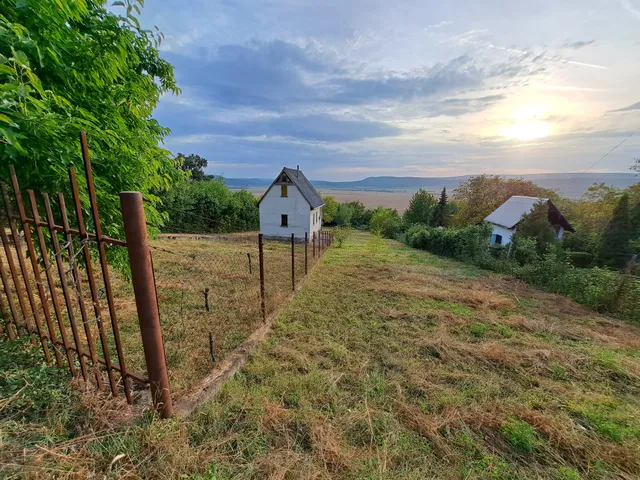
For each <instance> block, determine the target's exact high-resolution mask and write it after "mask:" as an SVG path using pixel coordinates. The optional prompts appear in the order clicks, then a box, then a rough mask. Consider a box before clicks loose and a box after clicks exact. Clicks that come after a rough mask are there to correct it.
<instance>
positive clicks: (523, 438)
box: [502, 418, 543, 453]
mask: <svg viewBox="0 0 640 480" xmlns="http://www.w3.org/2000/svg"><path fill="white" fill-rule="evenodd" d="M502 434H503V435H504V436H505V438H506V439H507V441H508V442H509V443H510V444H511V445H513V446H514V447H515V448H517V449H518V450H520V451H522V452H526V453H533V452H535V451H537V450H538V449H539V448H540V447H541V446H542V443H543V441H542V439H541V438H540V436H539V435H538V432H536V429H535V428H533V426H531V425H529V424H528V423H527V422H525V421H524V420H518V419H515V418H509V419H508V420H507V421H506V422H505V423H504V424H503V425H502Z"/></svg>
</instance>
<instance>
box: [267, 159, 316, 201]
mask: <svg viewBox="0 0 640 480" xmlns="http://www.w3.org/2000/svg"><path fill="white" fill-rule="evenodd" d="M283 173H286V174H287V177H289V180H291V183H293V184H294V185H295V186H296V187H298V190H300V193H301V194H302V196H303V197H304V199H305V200H306V201H307V203H308V204H309V207H311V210H313V209H315V208H318V207H321V206H323V205H324V200H322V197H321V196H320V194H319V193H318V191H317V190H316V189H315V188H314V186H313V185H311V182H310V181H309V180H308V179H307V177H305V176H304V173H302V170H299V169H297V168H287V167H284V168H283V169H282V171H281V172H280V173H279V174H278V176H277V177H276V179H275V180H274V181H273V183H272V184H271V185H269V188H267V191H266V192H264V195H262V197H261V198H260V202H262V199H264V197H265V196H266V195H267V193H269V190H271V188H272V187H273V185H274V184H275V183H276V182H277V181H278V179H279V178H280V175H282V174H283ZM260 202H258V203H260Z"/></svg>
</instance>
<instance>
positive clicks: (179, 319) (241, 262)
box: [152, 234, 328, 393]
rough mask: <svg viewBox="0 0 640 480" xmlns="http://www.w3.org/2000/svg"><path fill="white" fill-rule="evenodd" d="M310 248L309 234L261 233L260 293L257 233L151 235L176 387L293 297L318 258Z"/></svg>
mask: <svg viewBox="0 0 640 480" xmlns="http://www.w3.org/2000/svg"><path fill="white" fill-rule="evenodd" d="M327 243H328V237H327ZM311 247H312V244H311V243H307V244H305V243H304V238H302V239H294V242H293V244H292V243H291V241H290V240H289V239H286V238H285V239H280V240H276V239H264V241H263V243H262V250H263V256H262V268H263V276H264V282H263V287H264V288H263V290H262V291H263V293H261V288H260V268H261V265H260V263H261V259H260V248H259V235H258V234H238V235H233V234H232V235H190V236H183V235H179V234H175V235H162V236H161V238H159V239H157V240H154V241H153V242H152V250H153V264H154V271H155V277H156V285H157V292H158V302H159V307H160V316H161V322H162V326H163V331H164V340H165V350H166V358H167V367H168V369H169V375H170V380H171V387H172V390H173V392H174V393H179V392H183V391H185V390H187V389H189V388H190V387H191V386H193V385H194V383H195V382H197V381H198V380H199V379H201V378H203V377H204V376H205V375H206V374H207V373H208V372H209V371H211V368H212V366H213V365H214V364H215V363H217V362H220V361H221V360H222V359H224V357H225V356H226V355H227V354H228V353H230V352H231V351H233V350H234V349H235V348H237V347H238V346H239V345H240V344H242V342H243V341H244V340H245V339H246V338H247V337H249V335H251V333H252V332H253V331H254V330H255V329H256V328H258V326H259V325H260V324H261V322H262V321H263V316H269V315H270V314H272V313H273V312H274V311H275V310H276V309H277V308H278V307H279V306H281V305H282V304H283V303H284V302H285V301H286V300H287V299H288V298H289V296H290V295H291V292H292V290H293V286H294V283H293V282H295V285H296V286H299V285H300V282H302V281H303V279H304V277H305V271H306V272H309V271H310V269H311V267H312V265H313V264H314V259H313V255H312V251H311ZM305 250H306V252H307V255H306V257H307V265H306V269H305ZM317 255H318V258H319V252H318V254H317ZM292 259H293V263H292ZM292 267H293V269H292ZM292 271H293V272H294V276H293V277H292ZM262 302H264V314H263V312H262Z"/></svg>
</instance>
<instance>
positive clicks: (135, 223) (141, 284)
mask: <svg viewBox="0 0 640 480" xmlns="http://www.w3.org/2000/svg"><path fill="white" fill-rule="evenodd" d="M120 208H121V210H122V219H123V221H124V232H125V236H126V239H127V250H128V251H129V265H130V266H131V280H132V282H133V292H134V295H135V298H136V309H137V311H138V322H139V323H140V333H141V334H142V345H143V347H144V357H145V361H146V364H147V374H148V376H149V381H150V382H151V395H152V397H153V402H154V405H155V406H156V408H157V409H158V410H159V411H160V414H161V415H162V418H168V417H170V416H171V415H172V414H173V405H172V402H171V390H170V388H169V376H168V374H167V364H166V359H165V353H164V345H163V341H162V328H161V327H160V312H159V310H158V298H157V292H156V285H155V280H154V276H153V266H152V264H151V249H150V248H149V236H148V235H147V225H146V218H145V214H144V207H143V203H142V194H141V193H140V192H122V193H120Z"/></svg>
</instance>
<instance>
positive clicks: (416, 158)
mask: <svg viewBox="0 0 640 480" xmlns="http://www.w3.org/2000/svg"><path fill="white" fill-rule="evenodd" d="M141 21H142V24H143V25H144V26H147V27H152V26H154V25H156V26H158V27H159V28H160V30H161V31H162V32H163V33H164V35H165V40H164V41H163V43H162V45H161V47H160V49H161V54H162V57H163V58H165V59H166V60H168V61H169V62H171V63H172V64H173V65H174V68H175V75H176V78H177V81H178V85H179V87H180V88H181V90H182V93H181V94H180V95H178V96H174V95H171V94H167V95H165V96H163V98H161V100H160V102H159V105H158V107H157V108H156V111H155V112H154V117H155V118H156V119H157V120H158V121H159V122H160V123H161V124H162V125H163V126H167V127H169V128H170V129H171V131H172V133H171V135H170V137H168V138H167V139H166V142H165V146H166V147H167V148H168V149H169V150H171V151H172V152H174V153H178V152H181V153H184V154H190V153H197V154H199V155H201V156H203V157H205V158H207V159H208V160H209V165H208V167H207V169H206V171H207V173H209V174H215V175H224V176H226V177H244V178H248V177H250V178H258V177H259V178H271V177H274V176H275V175H276V174H277V173H278V171H279V169H280V168H281V167H283V166H289V167H295V166H296V165H300V168H301V169H302V170H303V171H304V172H305V173H306V175H307V176H308V177H310V178H312V179H318V180H337V181H345V180H356V179H360V178H364V177H367V176H379V175H395V176H428V177H441V176H455V175H467V174H478V173H491V174H526V173H542V172H581V171H584V170H585V169H587V168H588V167H590V166H591V165H592V164H593V163H594V162H597V161H598V160H599V159H600V158H601V157H602V156H603V155H604V154H606V153H607V152H608V151H609V150H611V149H612V148H613V147H615V146H616V145H618V144H619V143H620V142H622V141H624V143H623V144H621V145H620V146H619V147H618V148H617V149H615V150H614V151H613V152H611V153H610V155H609V156H608V157H606V158H605V159H603V160H601V161H599V162H598V163H596V165H595V166H594V167H593V168H592V169H591V170H589V171H592V172H625V171H626V172H628V171H629V170H628V168H629V166H630V165H631V163H632V162H633V159H634V158H637V157H640V132H638V133H637V134H636V135H634V136H631V137H629V135H631V134H632V133H633V132H634V131H636V130H637V129H638V128H640V55H639V53H640V0H608V1H605V0H599V1H592V0H579V1H576V0H566V1H557V0H536V1H530V0H510V1H506V0H503V1H497V0H496V1H493V0H491V1H487V0H484V1H483V0H468V1H467V0H465V1H451V2H446V1H444V2H443V1H442V0H439V1H432V0H416V1H403V0H394V1H378V0H323V1H318V0H281V1H280V0H260V1H249V0H238V1H229V0H190V1H184V0H162V1H161V0H155V1H154V0H147V1H146V2H145V7H144V9H143V10H142V16H141ZM627 137H628V138H627ZM625 138H626V140H625Z"/></svg>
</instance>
